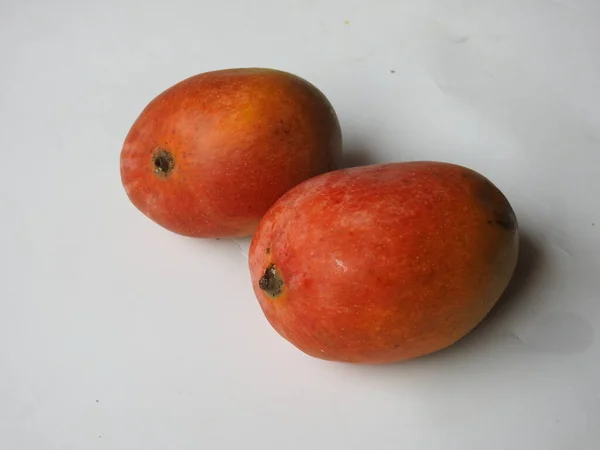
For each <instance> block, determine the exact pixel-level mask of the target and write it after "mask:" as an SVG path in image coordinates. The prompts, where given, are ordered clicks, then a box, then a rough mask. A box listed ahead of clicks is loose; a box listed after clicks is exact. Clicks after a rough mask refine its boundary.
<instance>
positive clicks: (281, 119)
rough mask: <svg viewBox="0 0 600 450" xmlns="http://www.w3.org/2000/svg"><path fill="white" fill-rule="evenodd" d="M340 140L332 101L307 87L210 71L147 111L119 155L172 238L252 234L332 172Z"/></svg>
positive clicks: (249, 73) (277, 74) (244, 72)
mask: <svg viewBox="0 0 600 450" xmlns="http://www.w3.org/2000/svg"><path fill="white" fill-rule="evenodd" d="M341 141H342V137H341V130H340V125H339V122H338V118H337V116H336V113H335V111H334V109H333V107H332V105H331V103H330V102H329V101H328V99H327V98H326V97H325V96H324V95H323V94H322V93H321V92H320V91H319V90H318V89H317V88H316V87H315V86H313V85H312V84H310V83H309V82H308V81H306V80H304V79H302V78H300V77H298V76H296V75H293V74H290V73H287V72H283V71H278V70H274V69H264V68H240V69H225V70H218V71H213V72H205V73H202V74H198V75H195V76H192V77H190V78H188V79H185V80H183V81H181V82H179V83H177V84H175V85H174V86H172V87H170V88H169V89H167V90H165V91H164V92H162V93H161V94H159V95H158V96H157V97H156V98H154V99H153V100H152V101H151V102H150V103H149V104H148V105H147V106H146V107H145V108H144V110H143V111H142V113H141V114H140V116H139V117H138V118H137V119H136V120H135V122H134V124H133V125H132V127H131V129H130V130H129V132H128V134H127V137H126V139H125V142H124V144H123V148H122V150H121V158H120V172H121V181H122V184H123V187H124V189H125V191H126V193H127V196H128V198H129V200H130V201H131V202H132V203H133V205H135V207H136V208H137V209H139V210H140V211H141V212H142V213H143V214H145V215H146V216H147V217H149V218H150V219H151V220H153V221H154V222H156V223H158V224H159V225H161V226H162V227H164V228H166V229H168V230H170V231H173V232H175V233H178V234H181V235H185V236H193V237H207V238H208V237H240V236H249V235H251V234H252V233H253V232H254V231H255V230H256V227H257V226H258V222H259V220H260V218H261V217H262V216H263V215H264V214H265V213H266V212H267V210H268V209H269V207H270V206H271V205H272V204H273V203H274V202H275V201H276V200H277V199H278V198H279V197H280V196H281V195H282V194H283V193H285V192H286V191H287V190H289V189H290V188H292V187H293V186H295V185H296V184H298V183H300V182H301V181H304V180H306V179H308V178H310V177H312V176H315V175H318V174H321V173H324V172H326V171H328V170H332V169H334V168H336V166H337V164H338V162H339V158H340V155H341V145H342V142H341ZM161 155H162V156H161Z"/></svg>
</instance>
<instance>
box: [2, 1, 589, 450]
mask: <svg viewBox="0 0 600 450" xmlns="http://www.w3.org/2000/svg"><path fill="white" fill-rule="evenodd" d="M599 45H600V3H599V2H597V1H595V0H587V1H586V0H561V1H559V0H546V1H542V0H496V1H491V0H477V1H475V0H452V1H450V0H429V1H425V0H419V1H415V0H394V1H392V0H389V1H384V0H379V1H374V0H370V1H366V0H363V1H348V0H331V1H328V0H320V1H317V0H295V1H289V0H288V1H284V0H271V1H269V0H257V3H254V4H251V3H250V2H247V1H243V0H228V1H223V2H222V3H219V2H217V1H216V0H212V1H208V0H169V1H162V2H161V1H154V2H150V1H148V0H145V1H142V0H139V1H138V0H125V1H117V0H106V1H75V0H72V1H68V0H55V1H41V0H39V1H34V0H1V1H0V152H1V153H0V155H1V158H0V183H1V184H0V200H1V203H0V217H1V222H0V223H1V233H0V288H1V289H0V448H1V449H2V450H82V449H85V450H93V449H110V450H121V449H122V450H138V449H143V450H166V449H169V450H170V449H174V450H188V449H190V450H191V449H207V450H209V449H210V450H220V449H248V448H251V449H254V448H256V449H263V450H271V449H277V450H288V449H289V450H296V449H298V450H308V449H332V450H337V449H339V450H342V449H343V450H354V449H356V450H364V449H374V450H377V449H388V448H389V449H411V450H412V449H415V450H421V449H423V450H434V449H435V450H438V449H439V450H442V449H443V450H454V449H456V450H471V449H472V450H480V449H491V450H501V449H502V450H504V449H518V450H520V449H523V450H538V449H539V450H563V449H564V450H597V449H598V448H600V387H599V385H600V333H599V332H598V330H599V325H600V304H599V303H600V269H599V267H598V261H599V259H600V257H599V255H600V201H599V199H598V195H600V181H599V180H600V178H599V175H600V52H599V50H598V49H599ZM243 66H266V67H275V68H279V69H283V70H288V71H292V72H294V73H297V74H298V75H300V76H303V77H305V78H307V79H308V80H310V81H311V82H313V83H315V84H316V85H317V86H318V87H319V88H321V89H322V90H323V91H324V92H325V93H326V95H327V96H328V97H329V98H330V100H331V101H332V103H333V104H334V106H335V108H336V110H337V111H338V113H339V116H340V120H341V123H342V127H343V132H344V135H345V140H346V153H347V164H365V163H371V162H384V161H399V160H413V159H435V160H443V161H451V162H456V163H460V164H463V165H467V166H469V167H471V168H473V169H475V170H478V171H480V172H482V173H483V174H485V175H486V176H488V177H489V178H490V179H492V180H493V181H494V183H495V184H496V185H497V186H499V187H500V188H501V189H502V190H503V191H504V193H505V194H506V195H507V197H508V198H509V199H510V201H511V202H512V204H513V206H514V208H515V210H516V212H517V215H518V218H519V220H520V224H521V228H522V234H523V246H522V249H521V250H522V254H521V260H520V263H519V268H518V271H517V274H516V275H515V278H514V281H513V283H512V285H511V286H510V288H509V290H508V292H507V295H506V296H505V297H504V299H503V301H502V302H501V304H500V306H499V307H498V308H497V309H495V310H494V311H493V313H492V314H491V316H490V317H489V319H488V320H486V322H485V323H484V324H483V325H482V326H481V327H479V328H478V329H477V330H476V331H475V332H473V333H472V334H471V335H469V336H468V337H467V338H466V339H464V340H463V341H461V342H460V343H459V344H457V345H456V346H454V347H452V348H451V349H448V350H446V351H443V352H440V353H438V354H436V355H432V356H429V357H425V358H421V359H418V360H414V361H410V362H407V363H403V364H396V365H390V366H375V367H364V366H353V365H345V364H335V363H327V362H322V361H318V360H314V359H311V358H309V357H307V356H304V355H303V354H301V353H300V352H299V351H297V350H296V349H295V348H293V347H292V346H291V345H290V344H288V343H287V342H285V341H284V340H283V339H281V338H280V337H279V336H278V335H277V334H276V333H275V332H274V331H273V330H272V329H271V328H270V327H269V325H268V324H267V322H266V320H265V319H264V318H263V316H262V313H261V311H260V309H259V307H258V303H257V301H256V300H255V298H254V296H253V293H252V290H251V286H250V282H249V275H248V270H247V263H246V258H245V251H246V248H247V244H248V242H247V241H228V240H221V241H216V240H194V239H187V238H183V237H180V236H177V235H174V234H171V233H169V232H166V231H164V230H163V229H161V228H160V227H158V226H157V225H154V224H153V223H151V222H150V221H149V220H148V219H146V218H145V217H144V216H142V215H141V214H140V213H138V212H137V210H135V209H134V208H133V206H131V205H130V203H129V202H128V200H127V198H126V196H125V193H124V190H123V189H122V187H121V184H120V177H119V152H120V150H121V144H122V142H123V139H124V137H125V134H126V133H127V131H128V129H129V127H130V126H131V124H132V123H133V121H134V119H135V118H136V116H137V114H138V113H139V112H140V111H141V109H142V108H143V107H144V106H145V105H146V103H147V102H148V101H150V100H151V99H152V98H153V97H154V96H155V95H156V94H158V93H159V92H160V91H162V90H163V89H165V88H167V87H168V86H170V85H172V84H174V83H175V82H177V81H180V80H181V79H183V78H186V77H188V76H190V75H193V74H195V73H198V72H203V71H207V70H213V69H219V68H226V67H243Z"/></svg>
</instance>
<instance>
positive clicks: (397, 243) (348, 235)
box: [249, 162, 518, 363]
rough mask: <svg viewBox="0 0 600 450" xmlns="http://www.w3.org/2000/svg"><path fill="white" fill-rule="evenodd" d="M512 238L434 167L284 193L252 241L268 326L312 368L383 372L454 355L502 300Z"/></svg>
mask: <svg viewBox="0 0 600 450" xmlns="http://www.w3.org/2000/svg"><path fill="white" fill-rule="evenodd" d="M517 254H518V226H517V220H516V217H515V214H514V212H513V210H512V208H511V206H510V204H509V202H508V201H507V199H506V198H505V196H504V195H503V194H502V193H501V192H500V190H498V189H497V188H496V187H495V186H494V185H493V184H492V183H491V182H490V181H489V180H487V179H486V178H485V177H483V176H482V175H480V174H479V173H477V172H474V171H472V170H470V169H468V168H465V167H461V166H457V165H452V164H447V163H440V162H408V163H394V164H382V165H373V166H366V167H358V168H352V169H345V170H339V171H335V172H330V173H327V174H324V175H321V176H318V177H315V178H313V179H311V180H308V181H306V182H304V183H302V184H300V185H299V186H296V187H295V188H294V189H292V190H291V191H290V192H288V193H286V194H285V195H284V196H283V197H282V198H281V199H280V200H278V201H277V202H276V203H275V205H274V206H273V207H272V208H271V209H270V210H269V212H268V213H267V214H266V215H265V216H264V218H263V219H262V221H261V223H260V225H259V229H258V231H257V233H256V234H255V235H254V238H253V240H252V244H251V248H250V255H249V265H250V272H251V278H252V283H253V288H254V291H255V294H256V296H257V298H258V300H259V303H260V306H261V308H262V310H263V312H264V314H265V316H266V318H267V319H268V321H269V322H270V323H271V325H272V326H273V327H274V328H275V330H277V332H279V334H281V335H282V336H283V337H284V338H286V339H287V340H288V341H290V342H291V343H292V344H294V345H295V346H296V347H298V348H299V349H300V350H302V351H304V352H305V353H307V354H309V355H312V356H314V357H317V358H322V359H327V360H333V361H348V362H361V363H390V362H395V361H400V360H404V359H408V358H415V357H419V356H422V355H425V354H428V353H432V352H435V351H437V350H441V349H443V348H445V347H448V346H450V345H452V344H453V343H455V342H456V341H457V340H458V339H460V338H461V337H463V336H464V335H465V334H467V333H468V332H469V331H471V330H472V329H473V328H474V327H475V326H476V325H477V324H478V323H479V322H480V321H481V320H482V319H483V318H484V317H485V316H486V314H487V313H488V312H489V311H490V309H491V308H492V307H493V306H494V304H495V303H496V302H497V300H498V299H499V297H500V295H501V294H502V292H503V291H504V290H505V288H506V286H507V284H508V282H509V280H510V278H511V276H512V273H513V271H514V268H515V265H516V261H517Z"/></svg>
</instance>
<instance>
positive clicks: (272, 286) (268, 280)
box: [258, 264, 283, 298]
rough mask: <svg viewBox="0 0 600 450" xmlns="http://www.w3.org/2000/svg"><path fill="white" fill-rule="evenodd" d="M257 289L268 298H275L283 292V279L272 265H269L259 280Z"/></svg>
mask: <svg viewBox="0 0 600 450" xmlns="http://www.w3.org/2000/svg"><path fill="white" fill-rule="evenodd" d="M258 287H259V288H260V289H261V290H263V291H264V292H265V293H266V294H267V295H268V296H269V297H272V298H277V297H279V296H280V295H281V294H282V292H283V279H282V278H281V275H280V274H279V271H278V270H277V268H276V267H275V265H274V264H271V265H269V267H267V269H266V270H265V273H264V275H263V276H262V277H260V280H258Z"/></svg>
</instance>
